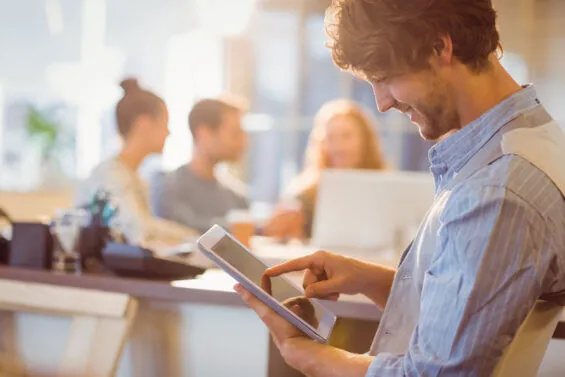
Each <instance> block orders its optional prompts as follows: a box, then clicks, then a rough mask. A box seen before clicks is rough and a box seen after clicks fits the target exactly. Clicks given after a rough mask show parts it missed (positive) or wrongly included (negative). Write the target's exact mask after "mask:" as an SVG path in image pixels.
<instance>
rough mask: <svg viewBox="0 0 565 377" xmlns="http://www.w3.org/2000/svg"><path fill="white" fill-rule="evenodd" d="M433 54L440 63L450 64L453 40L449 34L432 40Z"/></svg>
mask: <svg viewBox="0 0 565 377" xmlns="http://www.w3.org/2000/svg"><path fill="white" fill-rule="evenodd" d="M433 54H434V57H435V58H436V59H437V61H438V62H439V63H440V64H441V65H448V64H451V62H452V61H453V41H452V40H451V36H449V35H443V36H439V37H438V38H437V39H436V41H435V42H434V46H433Z"/></svg>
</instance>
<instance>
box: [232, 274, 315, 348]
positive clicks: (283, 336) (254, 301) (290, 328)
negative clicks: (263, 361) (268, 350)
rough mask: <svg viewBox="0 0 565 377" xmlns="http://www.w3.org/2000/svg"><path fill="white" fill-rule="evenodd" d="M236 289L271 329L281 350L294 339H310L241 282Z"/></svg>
mask: <svg viewBox="0 0 565 377" xmlns="http://www.w3.org/2000/svg"><path fill="white" fill-rule="evenodd" d="M234 289H235V291H236V292H237V293H238V294H239V295H240V296H241V299H242V300H243V301H244V302H245V303H246V304H247V306H249V307H250V308H251V309H253V310H254V311H255V313H257V315H258V316H259V318H261V321H263V323H265V325H267V327H268V328H269V330H271V334H272V336H273V340H274V342H275V344H276V345H277V347H278V348H279V349H281V351H282V349H283V347H284V346H285V344H286V343H287V342H289V341H291V340H293V339H296V338H304V339H310V338H308V337H307V336H306V335H305V334H304V333H303V332H302V331H300V330H298V329H297V328H296V327H294V325H292V324H290V323H289V322H288V321H287V320H286V319H284V318H283V317H281V316H279V315H278V314H277V313H276V312H275V311H274V310H273V309H271V308H269V307H268V306H267V305H265V304H264V303H263V302H262V301H261V300H259V299H258V298H257V297H255V296H253V294H251V293H250V292H249V291H248V290H247V289H245V288H243V287H242V286H241V285H240V284H237V285H236V286H235V287H234ZM289 309H291V310H292V307H289ZM297 314H298V313H297Z"/></svg>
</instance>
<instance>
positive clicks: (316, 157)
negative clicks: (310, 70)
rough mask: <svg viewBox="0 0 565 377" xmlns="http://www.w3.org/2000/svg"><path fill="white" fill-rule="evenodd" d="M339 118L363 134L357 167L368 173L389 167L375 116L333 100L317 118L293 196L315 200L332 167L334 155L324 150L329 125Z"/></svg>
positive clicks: (345, 101) (294, 183)
mask: <svg viewBox="0 0 565 377" xmlns="http://www.w3.org/2000/svg"><path fill="white" fill-rule="evenodd" d="M338 116H346V117H348V118H349V119H351V120H353V123H354V124H355V126H356V127H357V129H358V130H359V131H360V133H361V139H362V143H363V145H362V156H361V163H360V164H359V166H356V167H355V168H356V169H366V170H384V169H386V168H387V164H386V162H385V159H384V156H383V153H382V151H381V148H380V144H379V138H378V135H377V134H376V133H375V130H374V122H372V121H371V117H370V116H369V115H368V114H367V113H366V112H365V111H364V110H363V109H362V108H361V107H360V106H359V105H358V104H357V103H355V102H353V101H350V100H345V99H339V100H334V101H330V102H327V103H326V104H324V106H322V108H321V109H320V110H319V111H318V113H317V114H316V116H315V118H314V127H313V129H312V132H311V133H310V138H309V140H308V146H307V148H306V154H305V159H304V169H303V171H302V173H301V174H300V175H299V177H298V178H297V179H296V180H295V182H293V184H291V188H290V193H291V194H293V195H297V194H302V195H306V196H308V197H310V199H312V200H313V199H314V198H315V196H316V191H317V186H318V181H319V179H320V175H321V173H322V171H323V170H324V169H327V168H331V163H330V156H328V154H327V153H326V151H325V149H324V148H323V147H322V144H323V142H324V139H325V137H326V133H327V125H328V123H329V122H330V121H331V120H332V119H334V118H336V117H338Z"/></svg>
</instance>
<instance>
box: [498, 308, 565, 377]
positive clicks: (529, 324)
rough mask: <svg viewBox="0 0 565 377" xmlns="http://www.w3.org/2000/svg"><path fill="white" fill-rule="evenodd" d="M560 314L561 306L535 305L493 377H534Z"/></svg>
mask: <svg viewBox="0 0 565 377" xmlns="http://www.w3.org/2000/svg"><path fill="white" fill-rule="evenodd" d="M562 310H563V307H562V306H558V305H556V304H554V303H550V302H546V301H538V302H537V303H536V305H535V306H534V308H533V309H532V311H531V312H530V314H529V315H528V316H527V317H526V319H525V321H524V323H522V326H520V329H519V330H518V333H517V334H516V336H515V337H514V340H513V341H512V343H510V345H509V346H508V348H507V349H506V351H505V352H504V355H503V356H502V359H500V361H499V363H498V365H497V367H496V369H495V371H494V373H493V375H492V376H493V377H517V376H520V377H535V376H536V375H537V372H538V369H539V367H540V365H541V363H542V361H543V356H544V354H545V351H546V349H547V346H548V344H549V341H550V340H551V337H552V335H553V332H554V331H555V328H556V327H557V323H558V322H559V318H560V317H561V312H562Z"/></svg>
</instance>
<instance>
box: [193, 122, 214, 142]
mask: <svg viewBox="0 0 565 377" xmlns="http://www.w3.org/2000/svg"><path fill="white" fill-rule="evenodd" d="M212 132H213V130H212V128H210V127H208V126H207V125H205V124H202V125H200V126H198V127H196V129H195V130H194V139H195V140H198V141H201V140H209V139H210V137H211V136H212Z"/></svg>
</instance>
